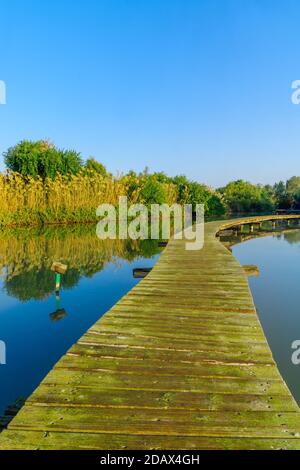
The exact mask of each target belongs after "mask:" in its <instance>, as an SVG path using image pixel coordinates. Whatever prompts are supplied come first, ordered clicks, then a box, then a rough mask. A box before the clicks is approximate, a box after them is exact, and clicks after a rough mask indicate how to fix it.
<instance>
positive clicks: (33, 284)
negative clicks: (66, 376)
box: [0, 226, 161, 415]
mask: <svg viewBox="0 0 300 470" xmlns="http://www.w3.org/2000/svg"><path fill="white" fill-rule="evenodd" d="M160 252H161V249H160V248H158V243H157V241H142V242H137V241H126V242H123V241H119V240H118V241H102V240H99V239H98V238H97V237H96V231H95V227H93V226H73V227H65V228H59V227H55V228H46V229H39V230H38V229H18V230H10V231H2V232H1V234H0V270H1V278H0V340H2V341H4V342H5V343H6V348H7V364H6V365H0V386H1V389H0V415H1V414H2V413H3V411H4V409H5V408H6V407H7V406H8V405H11V404H12V403H13V402H15V400H16V399H19V398H20V397H27V396H28V395H30V394H31V393H32V391H33V390H34V389H35V388H36V387H37V385H38V384H39V383H40V381H41V380H42V379H43V378H44V377H45V375H46V374H47V373H48V371H49V370H50V369H51V368H52V367H53V365H54V364H55V363H56V362H57V361H58V359H59V358H60V357H61V356H62V355H63V354H64V353H65V352H66V351H67V350H68V349H69V348H70V347H71V346H72V345H73V344H74V343H75V342H76V341H77V340H78V339H79V338H80V337H81V336H82V335H83V334H84V333H85V332H86V330H87V329H88V328H89V327H90V326H91V325H93V324H94V323H95V322H96V321H97V320H98V319H99V318H100V317H101V316H102V315H103V314H104V313H105V312H107V310H109V308H110V307H111V306H112V305H114V304H115V303H116V302H117V301H118V300H119V299H120V298H121V297H122V296H123V295H124V294H125V293H126V292H128V291H129V290H130V289H131V288H132V287H133V286H134V285H135V284H136V283H137V282H138V280H137V279H134V278H133V272H132V270H133V269H134V268H137V267H143V268H145V267H152V266H153V265H154V264H155V263H156V261H157V259H158V257H159V254H160ZM53 261H61V262H64V263H65V264H67V265H68V271H67V273H66V274H65V275H64V276H63V279H62V290H61V298H60V304H59V305H57V304H56V299H55V293H54V290H55V274H54V273H53V272H51V270H50V267H51V265H52V262H53Z"/></svg>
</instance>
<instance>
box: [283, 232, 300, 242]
mask: <svg viewBox="0 0 300 470" xmlns="http://www.w3.org/2000/svg"><path fill="white" fill-rule="evenodd" d="M284 239H285V241H287V242H288V243H289V244H290V245H294V244H297V243H300V230H295V231H291V232H286V233H284Z"/></svg>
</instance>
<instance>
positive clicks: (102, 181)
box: [0, 172, 176, 226]
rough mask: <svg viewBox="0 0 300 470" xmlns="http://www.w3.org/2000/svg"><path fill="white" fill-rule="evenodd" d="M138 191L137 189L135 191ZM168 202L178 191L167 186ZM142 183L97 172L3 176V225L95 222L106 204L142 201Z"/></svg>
mask: <svg viewBox="0 0 300 470" xmlns="http://www.w3.org/2000/svg"><path fill="white" fill-rule="evenodd" d="M132 188H134V189H132ZM164 189H165V193H166V196H167V199H168V202H170V203H172V202H175V200H176V190H175V189H174V187H172V185H165V188H164ZM140 191H141V184H140V182H139V181H133V178H132V177H120V178H113V177H103V176H102V175H99V174H97V173H95V172H89V173H88V174H86V173H83V172H82V173H80V174H79V175H65V176H63V175H58V176H57V177H56V178H55V180H52V179H50V178H46V179H45V180H43V179H42V178H37V179H33V178H30V177H24V176H21V175H19V174H18V173H2V174H0V225H2V226H4V225H7V226H14V225H39V224H45V223H53V224H57V223H74V222H78V223H80V222H94V221H96V220H97V218H96V209H97V207H98V206H99V205H100V204H102V203H108V204H113V205H115V206H117V205H118V202H119V197H120V196H126V195H127V196H128V197H129V202H130V203H135V202H137V201H139V195H140Z"/></svg>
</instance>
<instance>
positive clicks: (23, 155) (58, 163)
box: [3, 140, 82, 178]
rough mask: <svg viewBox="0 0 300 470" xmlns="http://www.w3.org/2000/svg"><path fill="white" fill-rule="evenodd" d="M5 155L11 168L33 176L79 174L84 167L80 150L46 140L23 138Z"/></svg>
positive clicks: (53, 176) (8, 166) (51, 176)
mask: <svg viewBox="0 0 300 470" xmlns="http://www.w3.org/2000/svg"><path fill="white" fill-rule="evenodd" d="M3 155H4V160H5V164H6V166H7V168H8V169H9V170H12V171H15V172H17V173H20V174H21V175H23V176H30V177H32V178H37V177H39V176H40V177H42V178H46V177H49V178H55V176H56V175H57V173H61V174H63V175H67V174H77V173H78V172H79V171H80V169H81V167H82V161H81V158H80V154H79V153H78V152H75V151H74V150H60V149H57V148H56V147H55V146H54V145H53V144H51V143H49V142H47V141H45V140H38V141H36V142H33V141H30V140H23V141H22V142H20V143H19V144H17V145H15V146H14V147H10V148H9V149H8V150H7V151H6V152H4V154H3Z"/></svg>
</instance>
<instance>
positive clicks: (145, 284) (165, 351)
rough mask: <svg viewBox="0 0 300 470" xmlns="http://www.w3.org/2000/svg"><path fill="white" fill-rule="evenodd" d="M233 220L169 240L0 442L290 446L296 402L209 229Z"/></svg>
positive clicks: (298, 439) (237, 271)
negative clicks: (190, 246)
mask: <svg viewBox="0 0 300 470" xmlns="http://www.w3.org/2000/svg"><path fill="white" fill-rule="evenodd" d="M298 217H299V216H298ZM277 218H278V219H283V217H282V216H278V217H277ZM288 218H297V216H289V217H288ZM267 219H268V218H262V217H261V218H255V219H249V220H251V221H253V222H254V221H257V220H267ZM269 219H270V217H269ZM272 219H274V216H273V217H272ZM247 220H248V219H247ZM237 223H243V224H245V223H247V221H246V220H245V219H243V220H242V221H237V220H234V221H230V222H229V221H226V222H224V223H223V222H211V223H208V224H206V230H205V232H206V233H205V245H204V248H203V250H201V251H186V250H185V242H184V241H174V240H173V241H170V243H169V244H168V246H167V248H166V249H165V251H164V253H163V255H162V256H161V258H160V260H159V261H158V263H157V265H156V266H155V267H154V269H153V270H152V271H151V273H150V274H149V275H148V276H147V277H146V278H145V279H144V280H142V281H141V282H140V283H139V284H138V285H137V286H136V287H135V288H134V289H133V290H132V291H131V292H129V293H128V294H127V295H126V296H125V297H124V298H123V299H121V300H120V301H119V302H118V303H117V304H116V305H115V306H114V307H113V308H112V309H111V310H110V311H109V312H108V313H107V314H106V315H105V316H104V317H102V318H101V319H100V320H99V321H98V322H97V323H96V324H95V325H94V326H93V327H92V328H91V329H90V330H89V331H88V332H87V333H86V334H85V335H84V336H83V337H82V338H81V339H80V340H79V341H78V343H77V344H76V345H74V346H73V347H72V348H71V349H70V351H69V352H68V353H67V354H66V355H65V356H63V357H62V359H61V360H60V361H59V362H58V363H57V365H56V366H55V367H54V369H53V370H52V371H51V372H50V373H49V374H48V376H47V377H46V378H45V380H44V381H43V382H42V383H41V384H40V386H39V387H38V388H37V390H36V391H35V392H34V393H33V395H32V396H31V397H30V398H29V399H28V400H27V402H26V404H25V406H24V407H23V408H22V410H21V411H20V412H19V413H18V415H17V416H16V417H15V419H14V420H13V421H12V422H11V423H10V425H9V427H8V429H7V430H5V431H3V432H2V433H1V435H0V449H99V450H113V449H119V450H133V449H146V450H150V449H168V450H170V449H300V411H299V408H298V406H297V405H296V403H295V401H294V399H293V397H292V395H291V393H290V392H289V390H288V388H287V386H286V385H285V383H284V381H283V379H282V377H281V376H280V374H279V372H278V369H277V367H276V364H275V362H274V360H273V357H272V354H271V351H270V348H269V346H268V344H267V341H266V339H265V336H264V333H263V331H262V328H261V325H260V322H259V319H258V316H257V314H256V310H255V307H254V304H253V299H252V295H251V293H250V290H249V286H248V281H247V277H246V275H245V273H244V271H243V269H242V267H241V266H240V264H239V263H238V261H237V260H236V259H235V258H234V257H233V256H232V254H231V253H230V252H229V251H228V250H227V249H226V248H225V247H224V246H223V245H222V244H221V243H220V241H219V240H218V239H217V238H216V233H217V232H218V231H219V230H220V228H221V227H230V226H232V225H236V224H237ZM99 301H100V299H99Z"/></svg>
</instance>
